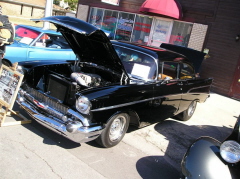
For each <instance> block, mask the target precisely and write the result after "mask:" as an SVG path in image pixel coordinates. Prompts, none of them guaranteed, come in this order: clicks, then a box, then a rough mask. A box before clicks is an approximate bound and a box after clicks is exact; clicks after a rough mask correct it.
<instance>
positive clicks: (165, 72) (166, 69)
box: [158, 62, 178, 80]
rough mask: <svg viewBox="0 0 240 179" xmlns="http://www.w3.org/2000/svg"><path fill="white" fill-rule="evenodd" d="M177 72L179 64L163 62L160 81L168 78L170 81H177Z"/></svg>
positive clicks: (160, 69)
mask: <svg viewBox="0 0 240 179" xmlns="http://www.w3.org/2000/svg"><path fill="white" fill-rule="evenodd" d="M177 70H178V63H174V62H163V63H162V65H160V66H159V72H160V74H159V76H158V79H159V80H163V79H165V78H166V77H169V78H170V79H177Z"/></svg>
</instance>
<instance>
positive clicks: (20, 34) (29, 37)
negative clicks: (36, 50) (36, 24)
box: [15, 25, 40, 44]
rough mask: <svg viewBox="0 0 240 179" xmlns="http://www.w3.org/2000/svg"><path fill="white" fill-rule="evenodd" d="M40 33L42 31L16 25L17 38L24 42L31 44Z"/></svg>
mask: <svg viewBox="0 0 240 179" xmlns="http://www.w3.org/2000/svg"><path fill="white" fill-rule="evenodd" d="M39 35H40V32H38V31H35V30H32V29H29V28H26V27H22V26H18V25H17V26H16V27H15V40H16V41H18V42H21V43H24V44H30V43H31V42H32V41H33V40H35V39H36V38H37V37H38V36H39Z"/></svg>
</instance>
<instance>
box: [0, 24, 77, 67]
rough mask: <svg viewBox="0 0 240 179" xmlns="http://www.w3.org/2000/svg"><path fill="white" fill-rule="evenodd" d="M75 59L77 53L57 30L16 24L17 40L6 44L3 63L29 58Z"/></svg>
mask: <svg viewBox="0 0 240 179" xmlns="http://www.w3.org/2000/svg"><path fill="white" fill-rule="evenodd" d="M44 59H48V60H74V59H76V55H75V54H74V52H73V51H72V49H71V48H70V46H69V45H68V43H67V42H66V41H65V39H64V38H63V37H62V35H61V33H59V32H56V31H55V30H43V29H42V28H40V27H33V26H28V25H16V26H15V40H14V43H13V44H11V45H7V46H6V54H5V57H4V59H3V64H5V65H7V66H9V65H11V64H12V63H15V62H19V61H28V60H44Z"/></svg>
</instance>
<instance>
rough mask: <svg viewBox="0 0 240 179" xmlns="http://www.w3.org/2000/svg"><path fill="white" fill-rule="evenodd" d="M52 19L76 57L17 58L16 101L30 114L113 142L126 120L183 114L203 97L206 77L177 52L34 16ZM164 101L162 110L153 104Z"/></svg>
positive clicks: (63, 130) (56, 127)
mask: <svg viewBox="0 0 240 179" xmlns="http://www.w3.org/2000/svg"><path fill="white" fill-rule="evenodd" d="M38 21H47V22H51V23H53V24H55V26H56V27H57V29H58V31H60V32H61V33H62V35H63V37H64V38H66V41H67V42H68V43H69V45H70V46H71V48H72V49H73V51H74V52H75V54H76V55H77V56H78V57H79V59H78V62H77V63H76V62H74V61H73V62H70V61H68V62H65V61H54V60H43V61H38V62H36V61H28V62H20V63H19V67H18V70H19V71H20V72H21V73H23V74H24V80H23V81H24V82H23V84H22V86H21V89H20V90H19V94H18V98H17V102H18V104H19V105H20V106H21V107H22V108H23V109H24V110H25V111H26V112H28V113H29V114H30V115H31V116H32V117H33V118H34V119H36V120H37V121H38V122H39V123H41V124H42V125H44V126H46V127H48V128H50V129H52V130H53V131H55V132H57V133H59V134H61V135H63V136H64V137H67V138H68V139H70V140H72V141H75V142H79V143H81V142H88V141H91V140H95V139H97V141H98V143H100V144H101V145H102V146H104V147H112V146H115V145H117V144H118V143H119V142H120V141H121V140H122V138H123V136H124V135H125V133H126V131H127V129H128V126H129V124H131V125H136V126H140V123H141V122H142V121H145V120H148V119H149V118H150V117H155V118H158V117H159V116H161V115H163V114H166V113H168V114H169V115H170V116H174V115H178V116H179V118H180V119H181V120H188V119H190V117H191V116H192V115H193V113H194V110H195V108H196V105H197V102H200V103H202V102H204V101H205V100H206V99H207V98H208V97H209V90H210V86H211V83H212V79H211V78H206V79H201V78H196V77H195V72H194V66H193V64H192V63H191V62H190V61H189V60H188V59H187V58H186V57H185V56H183V55H181V54H179V53H174V52H172V51H168V50H165V49H160V48H151V47H147V46H146V47H140V46H137V45H134V44H130V43H123V42H118V41H110V40H109V39H108V38H107V36H106V34H105V33H104V32H103V31H101V30H99V29H97V28H96V27H94V26H92V25H90V24H88V23H86V22H83V21H81V20H79V19H76V18H72V17H66V16H54V17H46V18H42V19H40V20H38ZM163 108H164V111H163V113H162V111H161V109H163Z"/></svg>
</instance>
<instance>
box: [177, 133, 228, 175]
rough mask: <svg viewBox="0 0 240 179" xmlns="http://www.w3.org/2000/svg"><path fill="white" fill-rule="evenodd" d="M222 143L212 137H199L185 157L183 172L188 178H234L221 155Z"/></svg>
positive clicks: (182, 164)
mask: <svg viewBox="0 0 240 179" xmlns="http://www.w3.org/2000/svg"><path fill="white" fill-rule="evenodd" d="M220 145H221V143H220V142H219V141H217V140H216V139H213V138H210V137H201V138H199V139H197V140H196V141H195V142H194V143H193V144H192V145H191V147H190V148H189V149H188V151H187V152H186V154H185V156H184V157H183V160H182V163H181V167H182V173H183V175H184V176H185V177H187V178H194V179H195V178H211V179H212V178H226V179H227V178H232V177H231V173H230V170H229V167H228V165H227V163H226V162H224V160H223V159H222V158H221V156H220Z"/></svg>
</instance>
